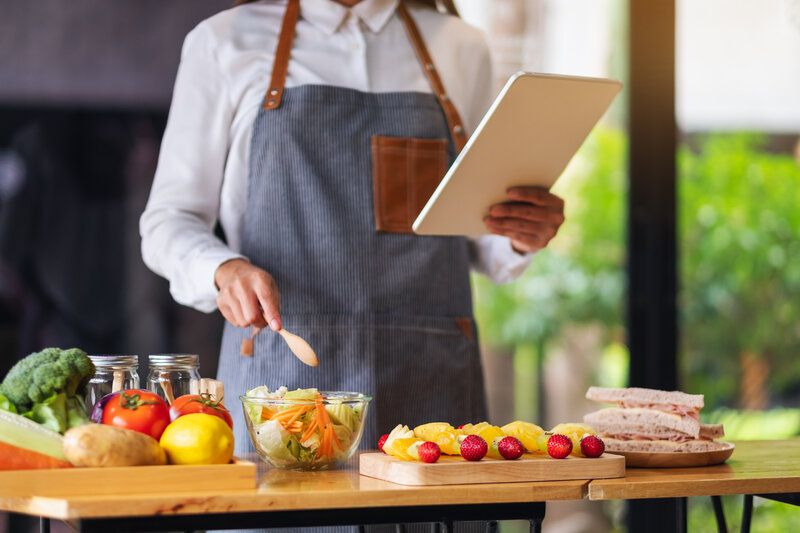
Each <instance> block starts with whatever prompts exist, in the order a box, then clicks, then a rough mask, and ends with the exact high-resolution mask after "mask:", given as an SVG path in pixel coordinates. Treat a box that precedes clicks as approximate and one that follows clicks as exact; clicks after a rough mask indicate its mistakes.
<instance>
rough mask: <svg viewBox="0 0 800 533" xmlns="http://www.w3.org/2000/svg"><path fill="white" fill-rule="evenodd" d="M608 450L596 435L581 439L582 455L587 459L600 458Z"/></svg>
mask: <svg viewBox="0 0 800 533" xmlns="http://www.w3.org/2000/svg"><path fill="white" fill-rule="evenodd" d="M605 450H606V444H605V443H604V442H603V441H602V440H601V439H599V438H597V437H595V436H594V435H586V436H585V437H583V438H582V439H581V453H582V454H583V455H585V456H586V457H600V456H601V455H603V452H604V451H605Z"/></svg>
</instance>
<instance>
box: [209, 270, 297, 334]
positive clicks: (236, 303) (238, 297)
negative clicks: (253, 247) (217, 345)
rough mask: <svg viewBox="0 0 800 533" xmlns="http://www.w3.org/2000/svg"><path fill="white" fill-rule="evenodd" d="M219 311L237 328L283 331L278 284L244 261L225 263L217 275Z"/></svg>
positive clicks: (215, 279)
mask: <svg viewBox="0 0 800 533" xmlns="http://www.w3.org/2000/svg"><path fill="white" fill-rule="evenodd" d="M214 282H215V283H216V284H217V287H218V288H219V294H218V295H217V307H219V310H220V312H221V313H222V316H224V317H225V318H226V319H227V320H228V321H229V322H230V323H231V324H233V325H234V326H239V327H240V328H244V327H247V326H257V327H259V328H264V327H266V326H267V324H268V323H269V327H270V328H272V329H273V330H275V331H278V330H279V329H281V316H280V309H281V303H280V302H281V297H280V293H279V292H278V286H277V285H276V284H275V280H274V279H273V278H272V276H270V275H269V274H268V273H267V272H266V271H265V270H262V269H260V268H258V267H257V266H255V265H253V264H251V263H250V262H249V261H247V260H245V259H238V258H237V259H231V260H230V261H226V262H225V263H222V264H221V265H220V266H219V267H218V268H217V271H216V272H215V273H214Z"/></svg>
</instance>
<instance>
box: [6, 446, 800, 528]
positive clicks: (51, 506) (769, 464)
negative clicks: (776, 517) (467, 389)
mask: <svg viewBox="0 0 800 533" xmlns="http://www.w3.org/2000/svg"><path fill="white" fill-rule="evenodd" d="M253 459H254V460H256V461H259V467H258V471H257V478H256V479H257V480H258V482H257V486H256V487H254V488H252V489H238V490H224V491H184V492H177V493H176V492H171V491H169V490H168V488H166V487H158V486H154V487H153V491H154V492H153V493H152V494H124V493H121V492H120V489H124V481H125V480H120V483H121V486H120V487H117V489H115V490H116V491H117V492H116V493H108V492H107V490H108V489H104V488H103V487H64V488H63V493H59V494H55V495H49V496H46V497H40V496H30V497H24V498H22V497H18V496H17V497H15V496H14V495H13V494H8V493H3V491H2V487H0V509H2V510H7V511H11V512H18V513H24V514H29V515H35V516H43V517H47V518H56V519H62V520H68V521H71V522H73V523H74V524H75V525H76V526H77V527H78V528H79V529H80V530H81V531H156V530H184V531H185V530H190V529H215V528H216V529H219V528H248V527H288V526H312V525H344V524H377V523H405V522H441V523H444V524H445V525H447V524H449V523H450V522H451V521H452V520H453V519H458V520H503V519H530V520H532V526H533V527H534V529H536V528H538V527H539V525H540V523H541V520H542V518H543V517H544V507H545V504H544V502H545V501H556V500H580V499H583V498H584V497H586V496H587V495H588V497H589V499H591V500H610V499H637V498H686V497H689V496H717V495H721V494H745V495H753V494H758V495H762V494H765V495H769V494H772V493H784V494H788V493H799V492H800V439H792V440H784V441H742V442H737V443H736V450H735V451H734V453H733V456H732V457H731V458H730V459H729V460H728V462H727V463H725V464H721V465H716V466H710V467H699V468H678V469H639V468H629V469H628V470H627V473H626V477H624V478H618V479H603V480H588V479H587V480H577V481H553V482H536V483H497V484H475V485H444V486H430V487H417V486H406V485H396V484H393V483H389V482H385V481H380V480H377V479H373V478H368V477H364V476H359V475H358V462H357V457H354V458H353V459H351V460H350V461H349V462H348V464H347V466H346V467H345V468H343V469H340V470H334V471H329V472H289V471H284V470H277V469H272V468H268V467H267V466H266V465H264V464H263V463H261V462H260V460H258V459H257V458H255V457H254V458H253Z"/></svg>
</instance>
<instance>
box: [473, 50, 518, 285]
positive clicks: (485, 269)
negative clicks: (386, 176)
mask: <svg viewBox="0 0 800 533" xmlns="http://www.w3.org/2000/svg"><path fill="white" fill-rule="evenodd" d="M481 48H482V50H481V53H480V54H477V57H478V58H479V59H478V61H479V67H478V71H477V75H476V76H475V83H474V84H473V85H472V87H473V88H474V92H473V94H472V98H471V103H472V105H471V106H469V109H465V110H464V111H465V112H464V122H465V124H466V125H467V130H468V131H469V132H470V133H472V132H474V131H475V129H476V128H477V127H478V124H480V121H481V119H483V115H484V114H485V113H486V111H488V109H489V107H491V105H492V102H493V101H494V98H495V96H496V91H495V89H494V75H493V71H492V61H491V56H490V54H489V47H488V45H487V44H486V42H485V41H482V42H481ZM471 55H472V54H471ZM472 56H473V58H474V57H475V55H472ZM472 60H473V61H474V59H472ZM469 254H470V266H471V268H472V270H474V271H475V272H479V273H481V274H483V275H485V276H487V277H488V278H489V279H491V280H492V281H494V282H495V283H508V282H510V281H514V280H515V279H517V278H518V277H519V276H521V275H522V273H523V272H525V269H527V268H528V265H529V264H530V262H531V259H532V258H533V255H534V254H533V253H525V254H520V253H518V252H516V251H514V249H513V248H512V247H511V240H510V239H509V238H508V237H503V236H500V235H481V236H478V237H472V238H470V239H469Z"/></svg>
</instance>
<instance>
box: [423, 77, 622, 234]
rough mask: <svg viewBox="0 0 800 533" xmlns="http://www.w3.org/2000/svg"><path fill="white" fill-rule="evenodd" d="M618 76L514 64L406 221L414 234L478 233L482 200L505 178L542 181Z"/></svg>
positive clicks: (548, 181) (506, 184)
mask: <svg viewBox="0 0 800 533" xmlns="http://www.w3.org/2000/svg"><path fill="white" fill-rule="evenodd" d="M621 88H622V84H621V83H620V82H618V81H616V80H610V79H604V78H587V77H578V76H561V75H553V74H533V73H527V72H519V73H517V74H515V75H514V76H512V77H511V79H509V80H508V83H506V86H505V87H504V88H503V90H502V91H500V94H499V95H498V96H497V98H496V99H495V101H494V103H493V104H492V107H491V108H490V109H489V111H488V112H487V113H486V115H485V116H484V117H483V120H481V123H480V124H479V125H478V127H477V129H476V130H475V133H473V134H472V136H471V137H470V138H469V141H467V144H466V146H465V147H464V149H463V150H462V151H461V153H460V154H459V155H458V157H457V158H456V160H455V162H453V165H452V166H451V167H450V169H449V170H448V171H447V174H445V176H444V178H443V179H442V181H441V183H439V186H438V187H437V188H436V191H434V193H433V195H432V196H431V198H430V199H429V200H428V203H427V204H426V205H425V207H424V208H423V209H422V211H421V212H420V214H419V216H418V217H417V219H416V221H415V222H414V225H413V229H414V232H415V233H418V234H420V235H483V234H486V233H489V231H488V229H487V228H486V226H485V225H484V223H483V218H484V217H485V216H486V215H487V214H488V213H489V208H490V207H491V206H492V205H494V204H497V203H500V202H505V201H508V196H507V195H506V191H507V190H508V189H509V188H510V187H512V186H518V185H530V186H538V187H544V188H547V189H549V188H550V187H551V186H552V185H553V184H554V183H555V181H556V180H557V179H558V177H559V176H560V175H561V173H562V172H564V169H565V168H566V167H567V164H568V163H569V161H570V159H572V156H573V155H575V152H577V151H578V148H580V146H581V145H582V144H583V141H584V140H585V139H586V137H587V136H588V135H589V132H590V131H591V130H592V128H593V127H594V125H595V124H596V123H597V121H598V120H600V117H602V116H603V114H604V113H605V112H606V110H607V109H608V107H609V106H610V105H611V102H612V101H613V100H614V97H615V96H616V95H617V93H619V91H620V89H621Z"/></svg>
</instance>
